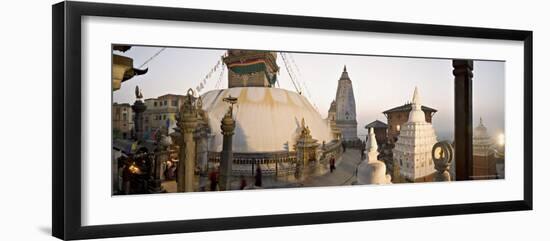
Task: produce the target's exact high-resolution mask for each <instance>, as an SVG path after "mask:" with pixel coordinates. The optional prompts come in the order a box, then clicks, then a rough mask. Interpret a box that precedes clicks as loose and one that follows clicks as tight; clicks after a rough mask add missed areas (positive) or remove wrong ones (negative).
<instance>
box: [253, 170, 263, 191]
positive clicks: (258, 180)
mask: <svg viewBox="0 0 550 241" xmlns="http://www.w3.org/2000/svg"><path fill="white" fill-rule="evenodd" d="M254 179H255V182H254V185H255V186H257V187H261V186H262V168H260V164H258V167H256V175H255V176H254Z"/></svg>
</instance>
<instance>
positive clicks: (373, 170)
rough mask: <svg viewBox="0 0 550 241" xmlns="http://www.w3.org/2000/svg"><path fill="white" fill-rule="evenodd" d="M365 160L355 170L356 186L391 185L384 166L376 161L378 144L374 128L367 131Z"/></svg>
mask: <svg viewBox="0 0 550 241" xmlns="http://www.w3.org/2000/svg"><path fill="white" fill-rule="evenodd" d="M366 149H367V150H366V151H367V159H365V160H364V161H363V162H361V164H359V167H358V168H357V183H358V184H391V176H390V175H389V174H386V164H384V162H382V161H380V160H378V150H377V149H378V144H377V143H376V136H375V135H374V128H370V129H369V139H368V140H367V148H366Z"/></svg>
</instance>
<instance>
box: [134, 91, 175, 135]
mask: <svg viewBox="0 0 550 241" xmlns="http://www.w3.org/2000/svg"><path fill="white" fill-rule="evenodd" d="M184 97H185V96H183V95H174V94H166V95H162V96H159V97H157V98H149V99H146V100H145V105H146V106H147V109H146V110H145V112H144V113H143V128H144V132H145V133H149V134H152V133H154V132H155V131H157V130H163V131H168V132H172V127H175V125H176V116H177V114H178V112H179V109H180V107H181V105H183V101H184V99H183V98H184ZM149 137H151V136H149Z"/></svg>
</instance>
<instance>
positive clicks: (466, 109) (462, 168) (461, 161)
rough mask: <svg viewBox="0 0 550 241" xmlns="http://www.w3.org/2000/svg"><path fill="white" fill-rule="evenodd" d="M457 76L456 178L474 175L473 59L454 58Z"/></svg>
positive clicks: (461, 178) (467, 178)
mask: <svg viewBox="0 0 550 241" xmlns="http://www.w3.org/2000/svg"><path fill="white" fill-rule="evenodd" d="M453 68H454V70H453V75H454V76H455V105H454V107H455V148H456V150H457V151H456V157H455V161H456V180H457V181H461V180H469V179H470V178H471V177H472V175H473V160H472V152H473V150H472V77H473V76H474V75H473V73H472V71H473V69H474V62H473V61H472V60H462V59H453Z"/></svg>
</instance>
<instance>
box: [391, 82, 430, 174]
mask: <svg viewBox="0 0 550 241" xmlns="http://www.w3.org/2000/svg"><path fill="white" fill-rule="evenodd" d="M411 104H412V110H411V112H410V113H409V120H408V121H407V122H406V123H405V124H403V125H402V126H401V129H400V132H399V137H398V139H397V142H396V143H395V148H394V150H393V158H394V160H395V161H396V162H397V163H398V165H399V173H400V175H401V176H404V177H405V178H407V179H409V181H416V180H417V179H418V178H423V177H427V176H429V175H431V174H433V173H434V172H435V167H434V163H433V160H432V147H433V146H434V144H435V143H436V142H437V136H436V135H435V130H434V128H433V126H432V124H431V123H428V122H426V119H425V114H424V112H423V111H422V109H421V106H422V105H421V103H420V94H419V93H418V88H416V87H415V88H414V94H413V98H412V102H411Z"/></svg>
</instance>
